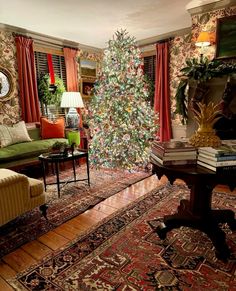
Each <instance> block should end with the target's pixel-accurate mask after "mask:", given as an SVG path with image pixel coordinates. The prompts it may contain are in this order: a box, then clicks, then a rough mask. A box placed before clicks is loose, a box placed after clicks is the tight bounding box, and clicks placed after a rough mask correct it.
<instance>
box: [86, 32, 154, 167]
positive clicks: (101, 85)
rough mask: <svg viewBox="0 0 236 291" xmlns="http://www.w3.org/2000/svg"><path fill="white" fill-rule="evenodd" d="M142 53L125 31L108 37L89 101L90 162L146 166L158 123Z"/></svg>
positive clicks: (95, 163) (114, 165)
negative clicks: (150, 96) (149, 99)
mask: <svg viewBox="0 0 236 291" xmlns="http://www.w3.org/2000/svg"><path fill="white" fill-rule="evenodd" d="M142 65H143V62H142V59H141V52H140V50H139V49H138V47H137V46H136V44H135V40H134V38H133V37H130V36H129V35H128V33H127V32H126V31H125V30H121V31H117V32H116V33H115V35H114V36H113V39H111V40H109V42H108V48H107V49H106V50H105V51H104V59H103V64H102V68H101V72H100V74H99V77H98V80H97V82H96V85H95V94H94V97H93V99H92V101H91V107H90V113H89V114H90V121H89V127H90V132H91V136H92V139H91V141H90V146H89V154H90V161H91V163H92V164H93V165H96V166H104V167H112V168H123V169H129V170H131V169H136V168H140V167H142V168H144V167H146V166H147V164H148V161H149V154H150V143H151V141H152V140H153V138H154V136H155V134H156V131H157V128H158V125H157V116H155V114H154V112H153V110H152V108H151V106H150V103H149V102H148V101H147V99H148V96H149V92H148V84H146V83H145V81H144V74H143V69H142Z"/></svg>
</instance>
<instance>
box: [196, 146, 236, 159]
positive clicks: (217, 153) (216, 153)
mask: <svg viewBox="0 0 236 291" xmlns="http://www.w3.org/2000/svg"><path fill="white" fill-rule="evenodd" d="M198 152H199V153H205V154H208V155H211V156H213V157H221V156H230V155H236V146H234V145H227V144H223V145H221V146H220V147H217V148H213V147H199V148H198Z"/></svg>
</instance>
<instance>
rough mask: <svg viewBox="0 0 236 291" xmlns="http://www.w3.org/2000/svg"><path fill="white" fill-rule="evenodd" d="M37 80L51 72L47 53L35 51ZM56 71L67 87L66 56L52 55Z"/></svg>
mask: <svg viewBox="0 0 236 291" xmlns="http://www.w3.org/2000/svg"><path fill="white" fill-rule="evenodd" d="M34 57H35V66H36V74H37V80H39V79H40V78H41V77H42V76H44V75H46V74H48V73H49V70H48V61H47V54H46V53H42V52H34ZM52 63H53V68H54V73H55V75H57V76H58V77H59V78H61V79H62V80H63V83H64V85H65V87H66V65H65V59H64V56H59V55H52Z"/></svg>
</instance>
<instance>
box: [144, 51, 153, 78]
mask: <svg viewBox="0 0 236 291" xmlns="http://www.w3.org/2000/svg"><path fill="white" fill-rule="evenodd" d="M155 71H156V56H148V57H144V74H145V75H147V76H148V77H149V79H150V80H151V81H152V82H153V84H155Z"/></svg>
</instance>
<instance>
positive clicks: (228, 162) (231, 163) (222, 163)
mask: <svg viewBox="0 0 236 291" xmlns="http://www.w3.org/2000/svg"><path fill="white" fill-rule="evenodd" d="M198 161H201V162H204V163H206V164H209V165H211V166H214V167H223V166H236V160H225V161H213V160H211V159H209V158H208V157H205V156H202V155H201V154H199V155H198Z"/></svg>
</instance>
